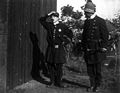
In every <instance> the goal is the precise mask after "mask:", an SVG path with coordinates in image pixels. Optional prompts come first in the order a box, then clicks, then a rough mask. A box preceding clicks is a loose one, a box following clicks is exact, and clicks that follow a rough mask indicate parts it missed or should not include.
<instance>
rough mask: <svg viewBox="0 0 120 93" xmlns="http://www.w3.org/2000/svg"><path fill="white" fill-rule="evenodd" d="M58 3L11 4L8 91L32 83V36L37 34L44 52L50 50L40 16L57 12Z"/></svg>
mask: <svg viewBox="0 0 120 93" xmlns="http://www.w3.org/2000/svg"><path fill="white" fill-rule="evenodd" d="M56 2H57V0H9V2H8V46H7V47H8V49H7V54H8V56H7V90H9V89H11V88H14V87H15V86H17V85H20V84H22V83H25V82H27V81H29V80H31V76H30V70H31V65H32V43H31V41H30V38H29V32H30V31H32V32H35V33H36V34H37V37H38V39H39V43H40V49H41V50H42V52H43V53H45V50H46V46H47V43H46V40H45V36H46V33H45V32H44V30H45V29H43V27H42V26H41V25H40V23H39V21H38V19H39V17H40V16H42V15H44V14H46V13H48V12H50V11H52V10H56Z"/></svg>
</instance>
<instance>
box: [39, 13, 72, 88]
mask: <svg viewBox="0 0 120 93" xmlns="http://www.w3.org/2000/svg"><path fill="white" fill-rule="evenodd" d="M49 19H52V21H50V20H49ZM40 23H41V24H42V25H43V27H44V28H45V29H46V30H47V42H48V47H47V51H46V62H47V64H48V70H49V74H50V79H51V84H52V85H54V86H57V87H64V86H63V85H62V84H61V79H62V75H63V71H62V66H63V64H64V63H65V62H66V58H65V56H66V55H65V50H64V45H66V44H67V43H69V40H70V39H72V37H73V33H72V31H71V30H69V29H68V27H67V26H66V25H64V24H63V23H62V22H60V21H59V14H58V13H57V12H55V11H52V12H50V13H49V14H47V15H45V16H43V17H41V18H40ZM68 38H69V39H68Z"/></svg>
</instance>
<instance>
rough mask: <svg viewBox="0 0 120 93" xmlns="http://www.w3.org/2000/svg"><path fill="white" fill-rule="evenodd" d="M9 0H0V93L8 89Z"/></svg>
mask: <svg viewBox="0 0 120 93" xmlns="http://www.w3.org/2000/svg"><path fill="white" fill-rule="evenodd" d="M6 50H7V0H0V93H5V91H6V63H7V58H6V57H7V52H6Z"/></svg>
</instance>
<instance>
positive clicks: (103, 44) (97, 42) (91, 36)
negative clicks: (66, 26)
mask: <svg viewBox="0 0 120 93" xmlns="http://www.w3.org/2000/svg"><path fill="white" fill-rule="evenodd" d="M107 42H108V30H107V27H106V22H105V20H104V19H102V18H100V17H98V16H97V15H96V16H95V17H94V18H93V19H87V20H85V24H84V30H83V34H82V46H83V50H84V52H85V55H84V57H85V61H86V62H87V63H91V64H92V63H98V62H101V61H102V60H103V59H104V58H105V53H103V52H102V51H101V49H102V48H107Z"/></svg>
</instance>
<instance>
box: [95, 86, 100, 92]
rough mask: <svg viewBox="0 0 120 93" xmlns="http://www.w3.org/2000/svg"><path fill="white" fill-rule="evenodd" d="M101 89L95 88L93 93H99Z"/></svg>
mask: <svg viewBox="0 0 120 93" xmlns="http://www.w3.org/2000/svg"><path fill="white" fill-rule="evenodd" d="M100 90H101V89H100V87H94V88H93V92H99V91H100Z"/></svg>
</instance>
